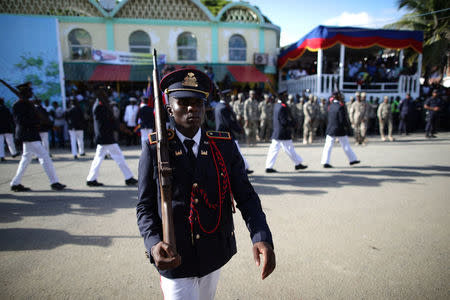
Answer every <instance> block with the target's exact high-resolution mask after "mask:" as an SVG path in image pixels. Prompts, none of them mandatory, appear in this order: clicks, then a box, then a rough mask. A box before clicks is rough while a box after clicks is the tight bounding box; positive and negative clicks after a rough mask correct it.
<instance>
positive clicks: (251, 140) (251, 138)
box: [244, 121, 258, 145]
mask: <svg viewBox="0 0 450 300" xmlns="http://www.w3.org/2000/svg"><path fill="white" fill-rule="evenodd" d="M244 130H245V137H246V138H247V144H248V145H256V134H257V132H258V121H248V124H247V126H244Z"/></svg>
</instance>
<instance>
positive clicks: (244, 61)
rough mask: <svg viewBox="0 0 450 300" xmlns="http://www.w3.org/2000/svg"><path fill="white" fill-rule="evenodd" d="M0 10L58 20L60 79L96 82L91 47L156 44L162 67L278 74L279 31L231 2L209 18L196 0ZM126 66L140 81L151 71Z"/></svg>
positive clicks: (10, 4)
mask: <svg viewBox="0 0 450 300" xmlns="http://www.w3.org/2000/svg"><path fill="white" fill-rule="evenodd" d="M0 13H1V14H8V15H37V16H52V17H55V18H56V19H57V20H58V26H59V28H58V29H59V42H60V45H59V46H60V49H61V50H60V52H61V56H62V60H63V64H64V76H65V79H66V80H101V79H102V77H101V76H100V77H98V76H97V77H98V78H93V76H94V77H95V75H94V74H98V72H97V73H96V69H97V68H98V66H99V63H98V62H96V61H95V60H93V57H92V50H96V49H99V50H103V51H111V52H125V53H126V52H128V53H134V54H146V53H147V54H150V53H151V52H152V49H153V48H156V49H157V50H158V53H159V54H160V55H162V56H163V57H164V58H165V63H166V64H167V65H175V66H186V65H190V66H197V67H200V66H201V67H203V66H205V65H206V66H209V67H212V68H213V70H214V72H215V74H216V80H217V81H220V80H222V79H223V78H224V77H225V76H226V75H227V74H229V75H231V76H233V74H232V73H231V74H230V69H229V68H227V67H228V66H241V67H243V68H244V69H238V70H244V72H248V73H249V74H252V72H255V69H256V72H261V73H263V74H266V75H275V73H276V58H277V49H278V47H279V40H280V28H279V27H278V26H276V25H273V24H272V23H271V22H270V21H269V20H268V19H267V18H266V17H265V16H263V15H262V13H261V12H260V11H259V9H258V8H256V7H254V6H252V5H250V4H249V3H247V2H231V3H229V4H228V5H226V6H225V7H223V8H222V9H221V10H220V12H219V13H218V14H217V16H214V15H213V14H212V13H211V12H210V11H209V10H208V8H207V7H206V6H204V5H203V4H202V3H201V2H200V1H198V0H122V1H121V2H119V3H116V1H96V0H22V1H13V0H4V1H2V6H1V8H0ZM255 63H256V64H255ZM103 67H104V66H103ZM130 69H131V71H133V70H134V71H135V72H134V73H133V72H131V73H132V74H131V75H129V76H125V77H122V78H120V80H122V81H146V80H147V75H149V74H151V73H149V72H148V69H150V71H151V66H149V65H145V64H144V65H137V66H133V65H132V66H131V67H130ZM231 70H234V69H231ZM241 72H242V71H241ZM250 76H251V75H250ZM105 79H107V77H105ZM241 80H245V79H242V78H241ZM248 80H249V82H251V80H252V79H251V78H248Z"/></svg>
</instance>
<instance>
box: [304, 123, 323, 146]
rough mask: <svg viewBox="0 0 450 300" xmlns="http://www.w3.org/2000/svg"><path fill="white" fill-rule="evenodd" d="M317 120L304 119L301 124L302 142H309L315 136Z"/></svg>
mask: <svg viewBox="0 0 450 300" xmlns="http://www.w3.org/2000/svg"><path fill="white" fill-rule="evenodd" d="M318 125H319V122H318V120H317V119H314V120H311V121H309V122H308V121H305V123H304V124H303V143H304V144H306V143H309V144H311V143H312V142H313V140H314V138H315V136H316V132H317V126H318Z"/></svg>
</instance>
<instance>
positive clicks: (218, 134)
mask: <svg viewBox="0 0 450 300" xmlns="http://www.w3.org/2000/svg"><path fill="white" fill-rule="evenodd" d="M206 136H208V137H210V138H212V139H221V140H231V135H230V133H229V132H227V131H207V132H206Z"/></svg>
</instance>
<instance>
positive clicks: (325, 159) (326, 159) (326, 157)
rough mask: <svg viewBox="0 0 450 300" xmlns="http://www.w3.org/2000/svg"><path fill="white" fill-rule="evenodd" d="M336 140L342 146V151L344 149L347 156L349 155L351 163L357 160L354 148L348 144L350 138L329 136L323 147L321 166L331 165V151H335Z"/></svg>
mask: <svg viewBox="0 0 450 300" xmlns="http://www.w3.org/2000/svg"><path fill="white" fill-rule="evenodd" d="M336 139H338V140H339V143H340V144H341V146H342V149H344V152H345V155H347V157H348V160H349V161H350V162H352V161H355V160H357V158H356V155H355V152H353V150H352V148H351V147H350V143H349V142H348V137H347V136H346V135H344V136H329V135H327V137H326V139H325V145H324V147H323V152H322V160H321V162H320V163H321V164H322V165H324V164H329V163H330V158H331V150H332V149H333V145H334V141H336Z"/></svg>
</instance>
